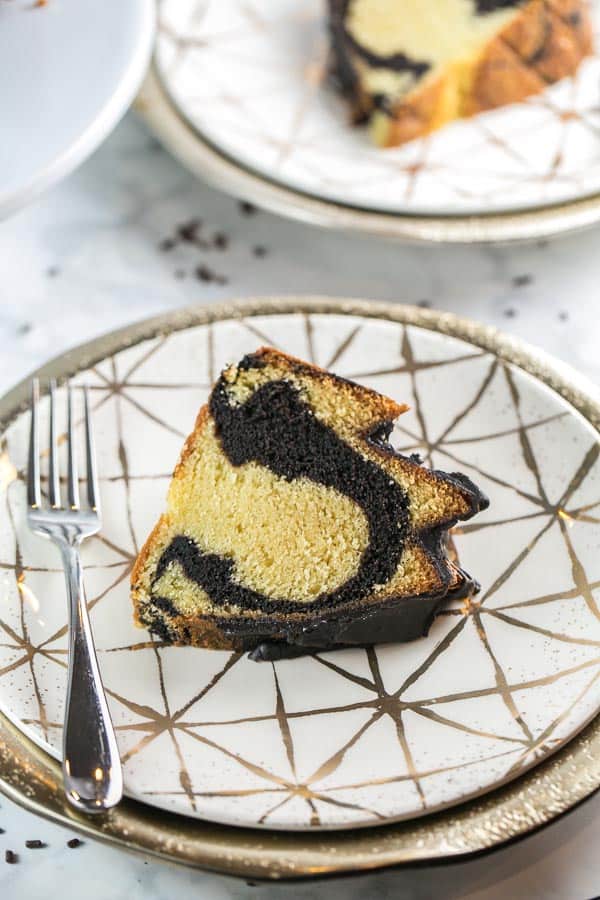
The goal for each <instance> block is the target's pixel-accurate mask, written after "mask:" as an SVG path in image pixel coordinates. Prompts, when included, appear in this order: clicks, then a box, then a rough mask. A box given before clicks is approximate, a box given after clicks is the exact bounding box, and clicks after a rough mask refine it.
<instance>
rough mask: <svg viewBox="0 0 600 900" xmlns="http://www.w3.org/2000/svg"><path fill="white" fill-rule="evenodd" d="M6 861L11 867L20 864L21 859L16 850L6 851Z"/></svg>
mask: <svg viewBox="0 0 600 900" xmlns="http://www.w3.org/2000/svg"><path fill="white" fill-rule="evenodd" d="M4 859H5V860H6V862H7V863H10V864H11V865H13V864H14V863H16V862H18V860H19V857H18V856H17V854H16V853H15V852H14V850H6V851H5V853H4Z"/></svg>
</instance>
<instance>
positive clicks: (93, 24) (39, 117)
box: [0, 0, 155, 218]
mask: <svg viewBox="0 0 600 900" xmlns="http://www.w3.org/2000/svg"><path fill="white" fill-rule="evenodd" d="M154 20H155V8H154V3H153V2H152V0H131V2H129V3H121V2H119V0H110V2H104V3H94V2H93V0H61V2H60V3H54V2H50V3H47V4H46V3H44V4H42V3H36V2H35V0H11V2H9V3H5V2H1V3H0V59H1V60H2V70H3V73H4V77H3V78H2V79H1V80H0V109H2V140H1V141H0V218H2V217H3V216H6V215H8V214H9V213H11V212H14V211H15V210H16V209H19V208H20V207H21V206H23V205H25V204H26V203H28V202H29V201H30V200H31V199H32V198H33V197H34V196H36V195H37V194H39V193H40V192H41V191H42V190H44V189H46V188H47V187H49V186H50V185H51V184H53V183H54V182H55V181H57V180H58V179H59V178H62V177H64V176H65V175H67V174H68V173H69V172H70V171H71V170H72V169H73V168H75V166H76V165H78V164H79V163H81V162H82V161H83V160H84V159H85V158H86V157H87V156H89V154H90V153H92V151H93V150H95V149H96V147H97V146H98V144H100V142H101V141H102V140H103V139H104V138H105V137H106V136H107V134H109V132H110V131H111V130H112V128H113V127H114V126H115V125H116V123H117V122H118V120H119V119H120V118H121V116H122V115H123V113H124V112H125V110H126V109H127V107H128V106H129V104H130V103H131V101H132V99H133V97H134V96H135V92H136V91H137V90H138V88H139V85H140V82H141V80H142V78H143V77H144V73H145V71H146V68H147V65H148V60H149V58H150V54H151V52H152V42H153V39H154ZM107 47H110V53H107V52H106V51H107Z"/></svg>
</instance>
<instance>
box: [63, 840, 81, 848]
mask: <svg viewBox="0 0 600 900" xmlns="http://www.w3.org/2000/svg"><path fill="white" fill-rule="evenodd" d="M82 844H83V841H80V840H79V838H71V839H70V840H69V841H67V847H70V848H71V849H72V850H73V849H74V848H75V847H81V845H82Z"/></svg>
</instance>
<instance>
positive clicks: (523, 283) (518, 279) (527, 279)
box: [512, 275, 533, 287]
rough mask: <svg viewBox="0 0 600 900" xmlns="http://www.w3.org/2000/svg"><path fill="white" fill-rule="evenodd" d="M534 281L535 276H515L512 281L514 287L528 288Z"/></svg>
mask: <svg viewBox="0 0 600 900" xmlns="http://www.w3.org/2000/svg"><path fill="white" fill-rule="evenodd" d="M532 281H533V275H515V277H514V278H513V280H512V286H513V287H527V285H528V284H531V282H532Z"/></svg>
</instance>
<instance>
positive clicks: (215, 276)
mask: <svg viewBox="0 0 600 900" xmlns="http://www.w3.org/2000/svg"><path fill="white" fill-rule="evenodd" d="M196 278H197V279H198V280H199V281H206V282H211V281H214V282H215V283H216V284H227V282H228V280H229V279H227V278H225V276H224V275H219V273H218V272H215V271H213V269H209V267H208V266H198V267H197V268H196Z"/></svg>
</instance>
